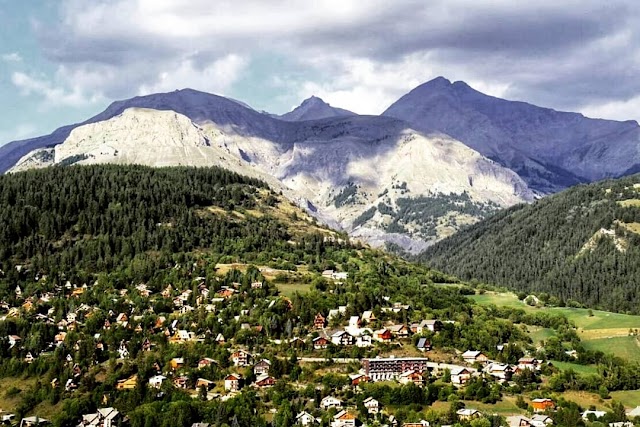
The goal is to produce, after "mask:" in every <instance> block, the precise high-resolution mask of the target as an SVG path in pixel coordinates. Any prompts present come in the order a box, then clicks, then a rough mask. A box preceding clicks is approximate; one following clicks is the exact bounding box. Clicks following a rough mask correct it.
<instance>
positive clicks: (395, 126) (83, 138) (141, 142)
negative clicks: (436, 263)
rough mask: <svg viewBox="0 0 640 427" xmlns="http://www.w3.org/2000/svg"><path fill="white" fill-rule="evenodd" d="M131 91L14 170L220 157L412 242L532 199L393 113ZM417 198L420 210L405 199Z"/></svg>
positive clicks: (381, 234) (385, 235)
mask: <svg viewBox="0 0 640 427" xmlns="http://www.w3.org/2000/svg"><path fill="white" fill-rule="evenodd" d="M216 98H218V97H216ZM223 99H224V98H223ZM139 100H140V98H134V102H132V103H131V104H133V105H132V106H129V104H127V103H123V104H117V105H115V106H112V107H110V109H108V112H105V113H104V114H103V115H102V116H101V117H109V116H111V115H112V114H115V115H114V116H112V117H111V118H108V119H106V120H102V121H97V122H94V123H89V124H86V125H82V126H80V127H77V128H75V129H73V130H72V131H70V132H69V135H68V137H66V138H65V139H64V140H63V141H62V142H61V143H60V144H57V145H55V146H54V147H52V148H47V149H36V150H34V151H32V152H31V153H29V154H27V155H26V156H23V157H22V158H21V159H20V161H19V162H18V163H17V165H16V166H15V167H13V168H12V171H14V172H15V171H20V170H24V169H28V168H33V167H46V166H50V165H53V164H63V165H68V164H88V163H137V164H144V165H150V166H168V165H194V166H205V165H217V166H222V167H225V168H228V169H232V170H234V171H236V172H239V173H242V174H245V175H249V176H253V177H258V178H261V179H263V180H265V181H267V182H268V183H269V184H270V185H271V186H272V187H275V188H279V189H281V190H282V191H283V192H284V193H285V194H286V195H287V196H288V197H289V198H291V199H293V200H295V201H296V202H298V204H300V205H301V206H303V207H305V208H306V209H307V210H308V211H310V212H311V213H312V214H314V215H315V216H317V217H318V218H320V219H321V220H323V221H324V222H327V223H329V224H332V225H334V226H339V227H341V228H343V229H345V230H348V231H350V232H351V233H352V234H354V235H356V236H359V237H361V238H363V239H364V240H367V241H370V242H373V243H376V244H382V243H384V242H393V243H396V244H400V245H401V246H403V247H404V248H406V249H409V250H413V251H417V250H420V249H422V248H424V247H425V246H426V245H427V244H429V243H430V242H433V241H435V240H437V239H438V238H440V237H442V236H444V235H447V234H450V233H451V232H453V231H455V230H456V229H457V228H458V227H459V226H461V225H463V224H466V223H469V222H474V221H477V220H478V219H479V218H481V217H483V216H485V215H486V214H488V213H489V212H491V211H493V210H495V209H498V208H499V207H504V206H509V205H512V204H514V203H518V202H522V201H529V200H531V199H532V198H533V193H532V192H531V191H530V190H529V188H528V187H527V185H526V184H525V183H524V182H523V181H522V179H520V178H519V177H518V176H517V175H516V174H515V173H513V172H512V171H510V170H508V169H506V168H504V167H502V166H500V165H498V164H497V163H495V162H493V161H491V160H489V159H487V158H485V157H483V156H482V155H480V154H479V153H478V152H476V151H474V150H472V149H470V148H468V147H466V146H465V145H464V144H461V143H460V142H458V141H456V140H454V139H452V138H450V137H448V136H446V135H443V134H429V135H427V134H423V133H420V132H417V131H415V130H412V129H411V128H409V127H408V126H407V124H406V123H405V122H403V121H401V120H397V119H393V118H390V117H373V116H350V117H337V118H328V119H322V120H313V121H301V122H285V121H281V120H277V119H273V118H271V117H269V116H266V115H263V114H260V113H257V112H255V111H253V110H251V109H248V108H246V107H243V106H241V105H240V104H237V103H232V104H227V103H226V100H225V101H221V102H220V104H223V105H222V106H221V105H219V104H218V105H215V106H214V105H209V106H208V108H206V109H201V108H200V107H198V105H199V104H201V102H202V100H201V99H195V100H194V99H193V98H192V97H186V98H185V97H184V96H178V97H177V101H176V103H175V105H173V104H171V103H167V102H166V98H165V99H164V100H160V101H158V99H157V98H150V100H152V101H158V102H149V103H148V105H147V107H146V108H140V104H142V103H141V102H140V101H139ZM206 100H207V101H208V100H213V101H216V99H214V98H206ZM190 102H195V103H196V104H197V105H190ZM230 102H231V101H230ZM214 103H215V102H214ZM151 107H156V108H160V107H162V108H160V109H156V108H151ZM169 107H172V108H175V110H174V109H170V108H169ZM177 110H180V111H182V112H183V113H180V112H177ZM184 113H188V114H190V116H188V115H187V114H184ZM194 117H198V118H199V119H198V120H196V119H194ZM254 119H255V121H254ZM414 200H416V201H419V204H418V206H422V207H421V208H420V209H422V211H420V210H418V211H417V212H416V211H415V210H414V211H411V210H410V209H409V210H407V207H408V206H411V204H412V201H414ZM433 206H437V209H434V208H433ZM423 214H424V215H426V216H428V218H425V217H423V216H424V215H423ZM425 221H426V222H425ZM425 223H428V224H430V225H429V227H427V228H425V225H424V224H425Z"/></svg>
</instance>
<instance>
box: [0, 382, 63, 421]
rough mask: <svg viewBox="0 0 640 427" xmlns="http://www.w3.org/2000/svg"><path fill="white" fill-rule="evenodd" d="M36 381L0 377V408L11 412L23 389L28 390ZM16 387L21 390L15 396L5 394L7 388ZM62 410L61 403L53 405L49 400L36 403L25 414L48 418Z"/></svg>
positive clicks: (18, 401)
mask: <svg viewBox="0 0 640 427" xmlns="http://www.w3.org/2000/svg"><path fill="white" fill-rule="evenodd" d="M35 383H36V379H35V378H27V379H23V378H2V379H0V409H2V410H4V411H8V412H13V411H15V410H16V407H17V406H18V404H19V403H20V399H21V395H22V393H23V392H24V391H26V390H28V389H29V388H30V387H32V386H33V385H34V384H35ZM13 387H16V388H18V389H20V390H22V392H21V393H18V394H17V395H16V396H13V397H11V398H9V397H7V396H6V392H7V390H10V389H11V388H13ZM61 410H62V403H61V402H60V403H58V404H57V405H55V406H53V405H51V404H50V403H49V401H44V402H42V403H40V404H38V405H37V406H36V407H35V408H34V409H33V410H32V411H30V412H29V413H28V414H27V415H38V416H39V417H42V418H50V417H51V416H53V415H54V414H57V413H59V412H60V411H61Z"/></svg>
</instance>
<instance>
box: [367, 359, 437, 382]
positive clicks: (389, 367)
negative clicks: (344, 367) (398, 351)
mask: <svg viewBox="0 0 640 427" xmlns="http://www.w3.org/2000/svg"><path fill="white" fill-rule="evenodd" d="M428 361H429V359H427V358H426V357H388V358H384V359H382V358H375V359H363V360H362V366H363V367H364V371H365V374H366V375H367V376H368V377H369V378H371V381H384V380H392V379H396V378H398V377H399V376H400V375H402V374H403V373H405V372H407V371H415V372H418V373H423V372H427V371H428V365H427V362H428Z"/></svg>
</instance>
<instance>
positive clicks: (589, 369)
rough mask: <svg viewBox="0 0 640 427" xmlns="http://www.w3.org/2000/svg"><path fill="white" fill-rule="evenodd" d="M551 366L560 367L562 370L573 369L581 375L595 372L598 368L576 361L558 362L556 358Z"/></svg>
mask: <svg viewBox="0 0 640 427" xmlns="http://www.w3.org/2000/svg"><path fill="white" fill-rule="evenodd" d="M553 366H555V367H557V368H560V369H562V370H567V369H573V370H574V371H575V372H577V373H579V374H583V375H589V374H597V373H598V369H597V368H596V367H595V366H593V365H579V364H577V363H571V362H558V361H556V360H554V361H553Z"/></svg>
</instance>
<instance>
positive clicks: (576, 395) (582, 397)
mask: <svg viewBox="0 0 640 427" xmlns="http://www.w3.org/2000/svg"><path fill="white" fill-rule="evenodd" d="M559 396H562V397H563V398H565V399H567V400H570V401H572V402H575V403H577V404H578V405H580V406H581V407H582V408H584V409H588V408H589V407H590V406H595V407H596V409H598V410H608V409H609V404H610V402H611V400H609V399H607V400H603V399H602V398H600V396H598V395H597V394H595V393H589V392H586V391H565V392H563V393H562V394H561V395H559Z"/></svg>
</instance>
